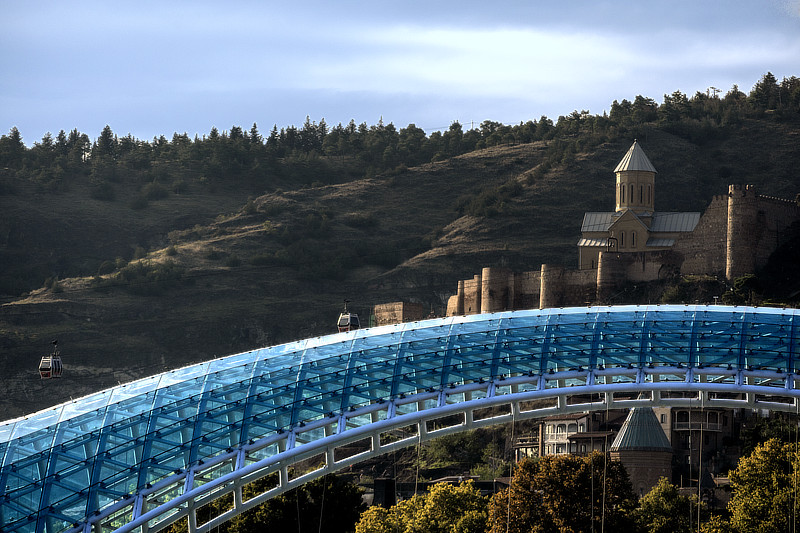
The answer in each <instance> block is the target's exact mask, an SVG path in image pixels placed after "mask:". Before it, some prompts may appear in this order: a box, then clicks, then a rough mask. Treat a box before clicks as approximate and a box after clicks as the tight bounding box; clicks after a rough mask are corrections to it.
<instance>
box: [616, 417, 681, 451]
mask: <svg viewBox="0 0 800 533" xmlns="http://www.w3.org/2000/svg"><path fill="white" fill-rule="evenodd" d="M619 450H637V451H654V452H660V451H668V452H671V451H672V446H671V445H670V443H669V440H668V439H667V436H666V435H665V434H664V430H663V429H662V428H661V424H660V423H659V422H658V419H657V418H656V414H655V413H654V412H653V409H652V408H650V407H635V408H633V409H631V410H630V412H629V413H628V418H626V419H625V423H624V424H622V429H620V430H619V433H617V437H616V438H615V439H614V442H613V443H612V444H611V451H619Z"/></svg>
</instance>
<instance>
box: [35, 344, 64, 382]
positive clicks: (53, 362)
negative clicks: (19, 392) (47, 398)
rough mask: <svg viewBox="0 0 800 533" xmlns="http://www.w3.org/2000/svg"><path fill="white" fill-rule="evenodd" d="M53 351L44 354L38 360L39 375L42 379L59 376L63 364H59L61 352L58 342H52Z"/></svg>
mask: <svg viewBox="0 0 800 533" xmlns="http://www.w3.org/2000/svg"><path fill="white" fill-rule="evenodd" d="M53 346H54V348H53V353H51V354H50V355H45V356H44V357H42V360H41V361H40V362H39V377H40V378H42V379H51V378H60V377H61V372H62V371H63V370H64V365H62V364H61V353H60V352H59V351H58V344H57V343H56V342H53Z"/></svg>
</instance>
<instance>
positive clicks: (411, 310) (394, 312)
mask: <svg viewBox="0 0 800 533" xmlns="http://www.w3.org/2000/svg"><path fill="white" fill-rule="evenodd" d="M372 312H373V314H374V315H375V325H376V326H385V325H388V324H400V323H403V322H414V321H415V320H422V315H423V312H424V310H423V307H422V304H419V303H414V302H392V303H387V304H378V305H376V306H375V307H374V308H373V310H372Z"/></svg>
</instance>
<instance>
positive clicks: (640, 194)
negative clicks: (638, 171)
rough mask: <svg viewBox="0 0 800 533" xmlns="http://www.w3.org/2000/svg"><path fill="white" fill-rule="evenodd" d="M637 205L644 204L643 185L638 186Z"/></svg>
mask: <svg viewBox="0 0 800 533" xmlns="http://www.w3.org/2000/svg"><path fill="white" fill-rule="evenodd" d="M639 203H640V204H641V203H644V185H639Z"/></svg>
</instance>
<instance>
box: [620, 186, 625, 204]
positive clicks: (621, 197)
mask: <svg viewBox="0 0 800 533" xmlns="http://www.w3.org/2000/svg"><path fill="white" fill-rule="evenodd" d="M619 188H620V194H621V196H620V199H619V201H620V203H623V204H624V203H625V184H624V183H623V184H622V185H620V186H619Z"/></svg>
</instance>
